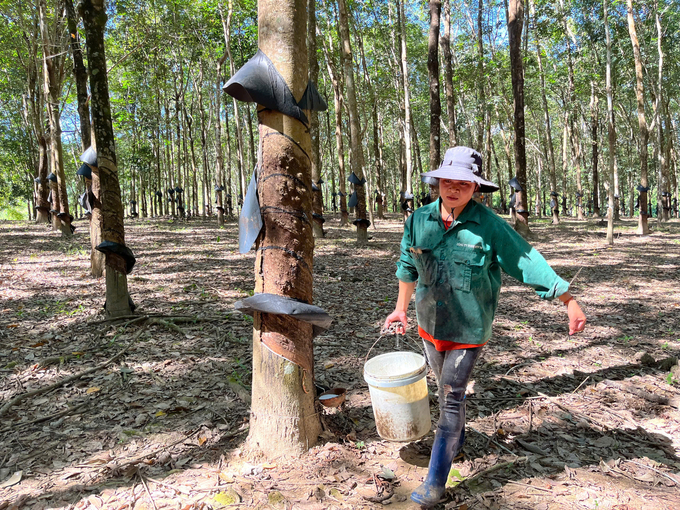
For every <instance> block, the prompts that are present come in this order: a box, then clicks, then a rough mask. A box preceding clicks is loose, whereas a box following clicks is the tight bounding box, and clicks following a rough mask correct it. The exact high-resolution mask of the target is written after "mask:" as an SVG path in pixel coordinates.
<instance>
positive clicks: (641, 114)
mask: <svg viewBox="0 0 680 510" xmlns="http://www.w3.org/2000/svg"><path fill="white" fill-rule="evenodd" d="M626 6H627V10H628V33H629V34H630V42H631V44H632V45H633V58H634V59H635V82H636V87H635V97H636V99H637V111H638V126H639V129H640V139H639V140H640V141H639V145H638V148H639V151H640V184H641V185H642V187H643V188H647V187H648V186H649V181H648V180H647V162H648V151H647V143H648V141H649V131H648V129H647V121H646V120H645V85H644V82H643V75H644V73H643V69H642V57H641V55H640V43H639V42H638V37H637V31H636V29H635V18H634V17H633V0H626ZM647 207H648V204H647V192H646V191H641V192H640V216H639V220H638V228H637V233H638V234H639V235H647V234H649V226H648V224H647V218H648V217H649V216H650V214H649V211H648V209H647Z"/></svg>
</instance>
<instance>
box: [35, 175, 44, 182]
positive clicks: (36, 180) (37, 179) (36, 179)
mask: <svg viewBox="0 0 680 510" xmlns="http://www.w3.org/2000/svg"><path fill="white" fill-rule="evenodd" d="M33 182H35V183H36V184H42V183H43V182H42V179H41V178H40V176H38V177H36V178H35V179H33Z"/></svg>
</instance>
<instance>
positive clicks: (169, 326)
mask: <svg viewBox="0 0 680 510" xmlns="http://www.w3.org/2000/svg"><path fill="white" fill-rule="evenodd" d="M148 324H149V326H153V325H154V324H157V325H159V326H163V327H164V328H167V329H169V330H170V331H174V332H175V333H179V334H181V335H185V336H186V333H185V331H184V330H183V329H182V328H180V327H179V326H177V325H176V324H173V323H172V322H168V321H164V320H162V319H159V318H158V317H154V318H150V319H148Z"/></svg>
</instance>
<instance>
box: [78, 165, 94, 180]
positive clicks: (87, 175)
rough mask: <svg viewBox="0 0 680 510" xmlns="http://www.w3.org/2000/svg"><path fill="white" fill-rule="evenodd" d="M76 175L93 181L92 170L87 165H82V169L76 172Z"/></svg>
mask: <svg viewBox="0 0 680 510" xmlns="http://www.w3.org/2000/svg"><path fill="white" fill-rule="evenodd" d="M76 175H80V176H82V177H84V178H85V179H92V168H90V166H89V165H88V164H87V163H83V164H82V165H80V168H79V169H78V171H77V172H76Z"/></svg>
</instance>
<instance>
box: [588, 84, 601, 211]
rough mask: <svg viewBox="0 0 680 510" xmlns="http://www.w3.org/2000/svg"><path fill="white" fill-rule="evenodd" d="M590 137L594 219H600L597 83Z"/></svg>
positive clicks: (592, 96)
mask: <svg viewBox="0 0 680 510" xmlns="http://www.w3.org/2000/svg"><path fill="white" fill-rule="evenodd" d="M590 89H591V92H590V119H591V121H590V137H591V144H592V154H593V157H592V160H593V218H599V217H600V193H599V189H600V175H599V173H598V165H597V163H598V158H599V156H598V151H599V141H598V132H599V111H598V103H599V99H598V97H597V93H596V92H595V83H594V82H591V83H590Z"/></svg>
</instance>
